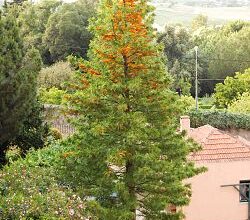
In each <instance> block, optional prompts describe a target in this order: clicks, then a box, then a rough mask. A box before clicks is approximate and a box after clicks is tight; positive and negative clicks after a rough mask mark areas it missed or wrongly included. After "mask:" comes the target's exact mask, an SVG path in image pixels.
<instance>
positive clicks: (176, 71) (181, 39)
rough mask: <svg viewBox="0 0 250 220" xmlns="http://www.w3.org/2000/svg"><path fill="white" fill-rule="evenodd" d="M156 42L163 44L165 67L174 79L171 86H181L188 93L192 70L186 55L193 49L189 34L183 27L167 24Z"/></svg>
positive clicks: (175, 87)
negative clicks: (165, 59)
mask: <svg viewBox="0 0 250 220" xmlns="http://www.w3.org/2000/svg"><path fill="white" fill-rule="evenodd" d="M158 42H160V43H163V45H164V53H165V55H166V58H167V67H168V70H169V73H170V74H171V75H172V77H173V79H174V83H173V88H174V89H177V88H181V89H182V92H183V93H184V94H189V92H190V86H191V85H190V79H191V74H192V72H193V70H192V67H191V66H190V60H188V59H187V57H186V56H187V55H188V53H189V52H190V50H191V49H193V44H192V42H191V35H190V34H189V32H188V30H187V29H186V28H184V27H181V26H170V25H169V26H166V27H165V31H164V32H163V33H162V34H160V36H159V37H158Z"/></svg>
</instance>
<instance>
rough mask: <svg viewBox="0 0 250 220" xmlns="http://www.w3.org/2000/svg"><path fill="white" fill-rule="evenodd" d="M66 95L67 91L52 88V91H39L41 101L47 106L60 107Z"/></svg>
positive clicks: (42, 89) (43, 89) (41, 89)
mask: <svg viewBox="0 0 250 220" xmlns="http://www.w3.org/2000/svg"><path fill="white" fill-rule="evenodd" d="M65 94H66V91H65V90H61V89H58V88H56V87H52V88H50V89H46V88H40V89H39V100H40V101H41V102H42V103H45V104H54V105H60V104H62V101H63V96H64V95H65Z"/></svg>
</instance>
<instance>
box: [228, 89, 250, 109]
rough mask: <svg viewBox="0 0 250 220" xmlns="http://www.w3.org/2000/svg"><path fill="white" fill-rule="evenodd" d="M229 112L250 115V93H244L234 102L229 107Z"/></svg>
mask: <svg viewBox="0 0 250 220" xmlns="http://www.w3.org/2000/svg"><path fill="white" fill-rule="evenodd" d="M249 86H250V85H249ZM228 111H230V112H235V113H245V114H250V93H249V92H246V93H243V94H242V96H240V97H239V99H238V100H236V101H234V102H233V103H232V104H231V105H230V106H229V107H228Z"/></svg>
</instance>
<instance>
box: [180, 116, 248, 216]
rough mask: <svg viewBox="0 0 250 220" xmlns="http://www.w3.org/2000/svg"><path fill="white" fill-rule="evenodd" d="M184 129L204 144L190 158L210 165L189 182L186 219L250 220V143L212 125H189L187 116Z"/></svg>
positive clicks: (182, 126) (183, 124) (185, 208)
mask: <svg viewBox="0 0 250 220" xmlns="http://www.w3.org/2000/svg"><path fill="white" fill-rule="evenodd" d="M181 130H186V131H187V134H188V136H189V137H191V138H193V139H194V140H195V141H196V142H198V143H199V144H201V146H202V150H200V151H199V152H196V153H193V154H192V155H190V159H191V160H193V161H194V162H195V163H196V165H197V166H205V167H207V168H208V171H207V172H205V173H203V174H200V175H198V176H195V177H193V178H191V179H189V180H188V181H187V182H188V183H191V184H192V198H191V202H190V205H189V206H187V207H184V208H183V211H184V214H185V215H186V220H247V219H250V209H248V202H247V200H248V198H249V184H250V142H248V141H246V140H245V139H243V138H239V137H233V136H231V135H229V134H227V133H225V132H224V131H221V130H219V129H216V128H214V127H212V126H210V125H205V126H202V127H199V128H195V129H193V128H190V119H189V117H188V116H184V117H182V118H181Z"/></svg>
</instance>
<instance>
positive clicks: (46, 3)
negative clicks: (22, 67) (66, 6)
mask: <svg viewBox="0 0 250 220" xmlns="http://www.w3.org/2000/svg"><path fill="white" fill-rule="evenodd" d="M60 5H62V1H59V0H42V1H39V2H37V3H31V2H25V3H24V4H22V5H21V6H20V7H19V11H20V12H19V16H18V21H19V22H20V24H21V34H22V35H23V38H24V50H28V49H29V48H31V47H36V48H37V49H38V50H39V51H40V54H41V56H42V58H43V63H45V64H50V63H51V62H52V61H51V57H50V54H49V51H48V49H47V48H46V45H44V44H43V42H42V38H43V36H44V33H45V30H46V25H47V23H48V20H49V17H50V16H51V15H52V14H53V13H55V11H56V10H57V8H58V7H59V6H60Z"/></svg>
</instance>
